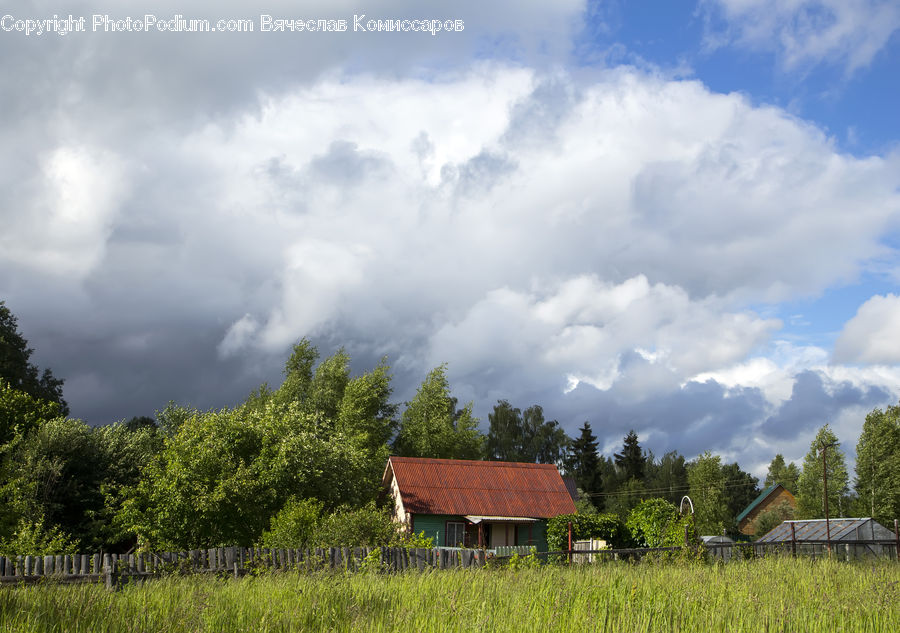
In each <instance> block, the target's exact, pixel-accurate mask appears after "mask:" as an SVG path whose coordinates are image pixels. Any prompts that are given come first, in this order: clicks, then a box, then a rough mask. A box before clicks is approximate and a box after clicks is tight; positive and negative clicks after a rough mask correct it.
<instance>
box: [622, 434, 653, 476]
mask: <svg viewBox="0 0 900 633" xmlns="http://www.w3.org/2000/svg"><path fill="white" fill-rule="evenodd" d="M614 457H615V460H616V468H617V469H618V471H619V473H620V478H621V479H622V480H628V479H637V480H641V479H643V478H644V465H645V462H646V459H645V457H644V452H643V450H641V445H640V444H639V443H638V436H637V433H635V432H634V429H632V430H630V431H628V435H626V436H625V442H624V444H623V446H622V452H621V453H616V454H615V456H614Z"/></svg>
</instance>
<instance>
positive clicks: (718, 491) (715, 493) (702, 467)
mask: <svg viewBox="0 0 900 633" xmlns="http://www.w3.org/2000/svg"><path fill="white" fill-rule="evenodd" d="M687 476H688V485H689V486H690V497H691V501H692V502H693V503H694V522H695V525H696V528H697V531H698V532H699V535H700V536H704V535H718V534H722V533H723V531H724V530H725V528H726V527H727V526H728V525H729V524H730V522H731V521H732V517H731V515H730V514H729V512H728V502H727V499H726V497H725V472H724V471H723V469H722V459H721V457H719V456H718V455H713V454H712V453H710V452H709V451H706V452H704V453H703V454H701V455H700V456H699V457H697V459H695V460H694V461H693V462H691V463H690V464H689V466H688V472H687Z"/></svg>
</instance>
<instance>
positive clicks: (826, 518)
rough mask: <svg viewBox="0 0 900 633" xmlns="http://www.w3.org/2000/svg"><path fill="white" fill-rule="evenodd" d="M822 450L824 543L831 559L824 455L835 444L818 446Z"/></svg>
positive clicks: (835, 444) (826, 475)
mask: <svg viewBox="0 0 900 633" xmlns="http://www.w3.org/2000/svg"><path fill="white" fill-rule="evenodd" d="M819 446H820V448H821V449H822V492H823V496H824V497H825V542H826V545H827V546H828V557H829V558H830V557H831V523H830V522H829V520H828V462H827V461H826V460H825V454H826V452H827V450H828V449H829V448H831V447H832V446H837V442H832V443H831V444H820V445H819Z"/></svg>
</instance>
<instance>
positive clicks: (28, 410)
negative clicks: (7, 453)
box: [0, 378, 62, 444]
mask: <svg viewBox="0 0 900 633" xmlns="http://www.w3.org/2000/svg"><path fill="white" fill-rule="evenodd" d="M61 415H62V408H61V407H60V405H59V404H58V403H56V402H50V401H49V400H42V399H40V398H36V397H34V396H32V395H31V394H29V393H27V392H25V391H21V390H19V389H14V388H13V387H12V385H11V384H10V383H9V382H7V381H6V380H5V379H4V378H0V444H6V443H7V442H9V441H10V440H12V438H13V437H14V436H15V435H17V434H18V435H27V434H28V433H30V432H31V431H33V430H34V429H36V428H38V427H39V426H40V425H41V424H43V423H44V422H46V421H47V420H52V419H53V418H58V417H60V416H61Z"/></svg>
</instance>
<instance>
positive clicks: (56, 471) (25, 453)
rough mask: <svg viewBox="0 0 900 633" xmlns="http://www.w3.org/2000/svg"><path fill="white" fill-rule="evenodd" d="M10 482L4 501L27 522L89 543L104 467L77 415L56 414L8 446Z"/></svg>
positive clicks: (99, 503)
mask: <svg viewBox="0 0 900 633" xmlns="http://www.w3.org/2000/svg"><path fill="white" fill-rule="evenodd" d="M6 452H7V455H8V460H9V461H8V469H9V471H8V477H9V482H8V484H7V485H5V486H3V487H2V491H0V494H2V495H3V499H4V505H7V506H10V507H13V508H16V509H17V511H18V513H19V516H20V517H21V518H22V519H23V520H24V521H25V524H26V525H37V524H39V523H42V522H43V524H46V525H48V526H59V528H60V529H61V530H62V531H63V532H66V533H68V534H70V535H71V536H72V537H73V538H74V539H76V541H78V542H79V544H83V545H86V546H87V545H90V544H92V541H93V538H92V536H93V533H92V532H93V527H94V526H92V525H91V523H90V520H88V521H85V518H88V519H90V518H91V516H92V515H93V513H95V512H98V511H100V510H101V509H102V508H103V502H104V499H103V493H102V492H101V490H100V487H101V484H102V482H103V477H104V468H103V463H102V459H101V455H100V451H99V447H98V445H97V441H96V437H95V435H94V434H93V433H92V431H91V428H90V427H88V426H87V425H86V424H84V423H83V422H81V421H80V420H69V419H66V418H56V419H53V420H50V421H48V422H46V423H45V424H43V425H42V426H40V427H39V428H37V429H36V430H35V431H33V432H32V433H30V434H29V435H28V436H26V437H22V436H17V437H16V438H15V440H14V441H13V442H12V443H11V444H10V445H8V446H7V449H6Z"/></svg>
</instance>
